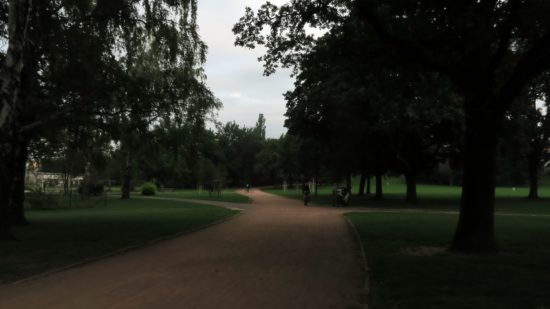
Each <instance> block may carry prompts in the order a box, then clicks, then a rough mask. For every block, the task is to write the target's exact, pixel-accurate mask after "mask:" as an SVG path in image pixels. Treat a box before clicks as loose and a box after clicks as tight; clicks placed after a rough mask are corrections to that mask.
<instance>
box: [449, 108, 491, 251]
mask: <svg viewBox="0 0 550 309" xmlns="http://www.w3.org/2000/svg"><path fill="white" fill-rule="evenodd" d="M486 101H488V100H470V101H466V102H465V105H466V106H465V116H466V140H465V147H464V182H463V185H462V199H461V202H460V216H459V219H458V226H457V228H456V232H455V235H454V239H453V243H452V246H451V249H452V250H454V251H459V252H466V253H468V252H472V253H483V252H492V251H495V250H496V247H497V246H496V241H495V222H494V209H495V165H496V162H495V161H496V146H497V134H496V131H497V117H498V115H496V112H495V111H494V110H493V109H492V108H491V107H490V104H488V102H486Z"/></svg>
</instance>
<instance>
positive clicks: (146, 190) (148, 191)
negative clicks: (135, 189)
mask: <svg viewBox="0 0 550 309" xmlns="http://www.w3.org/2000/svg"><path fill="white" fill-rule="evenodd" d="M155 193H157V186H156V185H155V184H154V183H152V182H146V183H144V184H143V186H142V187H141V195H155Z"/></svg>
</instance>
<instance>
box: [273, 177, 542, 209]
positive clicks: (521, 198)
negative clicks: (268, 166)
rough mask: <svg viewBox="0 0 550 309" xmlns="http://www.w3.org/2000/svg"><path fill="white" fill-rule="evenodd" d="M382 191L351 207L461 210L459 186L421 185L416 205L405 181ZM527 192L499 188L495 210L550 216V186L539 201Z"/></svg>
mask: <svg viewBox="0 0 550 309" xmlns="http://www.w3.org/2000/svg"><path fill="white" fill-rule="evenodd" d="M355 188H356V187H355ZM332 189H333V187H331V186H323V187H320V188H319V192H318V193H319V194H318V195H317V196H314V195H312V196H311V201H312V204H313V205H315V204H317V205H332V203H333V199H334V198H333V196H332ZM373 190H374V188H373ZM383 190H384V199H383V200H373V199H372V195H370V196H357V195H355V194H353V195H352V196H351V198H350V206H351V207H373V208H384V209H425V210H441V211H458V210H459V200H460V194H461V188H460V187H450V186H438V185H423V184H419V185H418V187H417V194H418V203H417V204H407V203H406V202H405V201H404V200H405V192H406V187H405V185H404V184H403V183H402V182H399V181H393V182H391V181H390V182H386V183H385V184H384V189H383ZM265 191H266V192H269V193H273V194H277V195H281V196H285V197H289V198H294V199H301V198H302V194H301V192H300V191H297V190H295V189H288V190H287V191H286V192H285V191H283V190H282V189H265ZM528 192H529V190H528V188H526V187H517V188H511V187H510V188H505V187H499V188H497V189H496V192H495V194H496V211H497V212H508V213H525V214H542V213H547V214H550V187H541V188H540V189H539V195H540V197H541V199H539V200H528V199H527V198H526V197H527V194H528Z"/></svg>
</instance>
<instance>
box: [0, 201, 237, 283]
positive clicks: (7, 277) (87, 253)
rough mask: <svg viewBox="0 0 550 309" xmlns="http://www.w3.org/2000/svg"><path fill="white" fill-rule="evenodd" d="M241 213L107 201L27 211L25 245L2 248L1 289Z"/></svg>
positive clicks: (22, 232)
mask: <svg viewBox="0 0 550 309" xmlns="http://www.w3.org/2000/svg"><path fill="white" fill-rule="evenodd" d="M235 213H237V212H236V211H233V210H229V209H225V208H221V207H215V206H208V205H199V204H192V203H185V202H177V201H160V200H145V199H132V200H119V199H114V198H113V199H111V198H110V199H108V203H107V207H99V206H98V207H95V208H79V209H57V210H41V211H28V212H27V218H28V219H29V221H30V222H31V225H29V226H24V227H17V228H15V229H14V234H15V235H16V236H17V238H18V239H19V240H20V241H19V242H13V243H0V252H2V254H1V255H0V284H5V283H9V282H13V281H16V280H19V279H22V278H25V277H29V276H32V275H36V274H40V273H43V272H46V271H49V270H52V269H56V268H60V267H63V266H66V265H70V264H73V263H76V262H79V261H82V260H86V259H89V258H94V257H100V256H103V255H105V254H108V253H111V252H114V251H117V250H120V249H123V248H126V247H131V246H135V245H139V244H143V243H146V242H148V241H152V240H155V239H158V238H162V237H168V236H170V235H174V234H178V233H182V232H186V231H192V230H194V229H197V228H199V227H201V226H205V225H207V224H209V223H213V222H216V221H218V220H221V219H223V218H227V217H230V216H232V215H234V214H235Z"/></svg>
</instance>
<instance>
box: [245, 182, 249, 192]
mask: <svg viewBox="0 0 550 309" xmlns="http://www.w3.org/2000/svg"><path fill="white" fill-rule="evenodd" d="M245 188H246V192H250V184H249V183H247V184H246V186H245Z"/></svg>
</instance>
